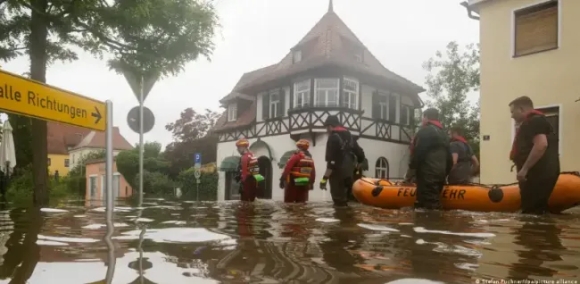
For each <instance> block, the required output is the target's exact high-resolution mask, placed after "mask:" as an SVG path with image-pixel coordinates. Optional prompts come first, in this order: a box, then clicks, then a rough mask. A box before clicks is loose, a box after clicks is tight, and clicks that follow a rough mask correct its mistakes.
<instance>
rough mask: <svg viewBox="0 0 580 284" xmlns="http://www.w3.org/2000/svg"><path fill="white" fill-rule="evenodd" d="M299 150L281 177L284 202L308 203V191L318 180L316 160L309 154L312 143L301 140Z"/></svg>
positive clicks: (297, 145)
mask: <svg viewBox="0 0 580 284" xmlns="http://www.w3.org/2000/svg"><path fill="white" fill-rule="evenodd" d="M296 147H297V148H298V150H296V152H295V153H294V154H293V155H292V157H290V159H289V160H288V162H287V163H286V167H284V172H283V173H282V176H281V177H280V188H281V189H284V202H286V203H303V202H306V201H308V191H309V190H311V189H312V188H313V184H314V180H315V179H316V170H315V168H314V160H312V155H311V154H310V152H308V148H309V147H310V142H308V140H305V139H300V140H298V142H296Z"/></svg>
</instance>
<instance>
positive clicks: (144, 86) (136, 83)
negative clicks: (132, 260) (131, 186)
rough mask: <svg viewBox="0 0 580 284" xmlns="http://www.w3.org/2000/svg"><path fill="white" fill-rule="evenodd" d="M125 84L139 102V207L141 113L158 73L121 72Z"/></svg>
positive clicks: (142, 125)
mask: <svg viewBox="0 0 580 284" xmlns="http://www.w3.org/2000/svg"><path fill="white" fill-rule="evenodd" d="M123 75H124V76H125V79H126V80H127V83H129V86H130V87H131V90H133V94H134V95H135V96H136V97H137V100H138V101H139V207H141V206H142V204H143V152H144V151H145V145H144V144H143V135H144V134H145V133H144V131H143V129H144V121H143V113H144V105H143V104H144V103H145V99H146V98H147V96H148V95H149V92H150V91H151V89H153V86H154V85H155V83H156V82H157V79H159V75H160V74H158V73H155V74H154V75H151V76H147V77H145V76H144V75H143V74H141V75H137V74H135V73H133V72H131V71H128V70H127V71H125V72H123Z"/></svg>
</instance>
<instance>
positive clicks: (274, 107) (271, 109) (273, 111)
mask: <svg viewBox="0 0 580 284" xmlns="http://www.w3.org/2000/svg"><path fill="white" fill-rule="evenodd" d="M274 97H276V99H275V100H273V99H272V98H274ZM268 98H269V100H268V104H269V106H268V114H269V116H268V117H269V118H276V117H278V105H279V104H280V103H281V100H282V99H283V98H282V95H281V92H280V90H272V91H270V93H269V94H268Z"/></svg>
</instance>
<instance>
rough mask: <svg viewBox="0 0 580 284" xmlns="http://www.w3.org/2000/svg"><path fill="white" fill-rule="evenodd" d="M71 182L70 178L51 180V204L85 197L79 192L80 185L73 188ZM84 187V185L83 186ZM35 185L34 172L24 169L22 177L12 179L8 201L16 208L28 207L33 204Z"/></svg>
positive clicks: (7, 192)
mask: <svg viewBox="0 0 580 284" xmlns="http://www.w3.org/2000/svg"><path fill="white" fill-rule="evenodd" d="M71 183H72V182H71V180H69V178H68V177H62V178H59V179H58V181H57V180H55V179H54V178H51V179H50V185H49V187H48V190H49V200H50V202H51V203H58V202H59V201H60V200H62V199H76V198H79V197H84V194H85V193H84V191H83V192H82V193H80V192H79V186H78V184H74V185H75V187H71ZM83 185H84V184H83ZM33 188H34V183H33V181H32V171H31V170H30V169H29V168H28V169H24V170H23V171H22V172H21V174H20V175H18V176H16V177H14V178H12V180H11V181H10V185H9V186H8V189H7V190H6V199H7V200H8V201H10V202H12V203H13V204H15V205H16V206H26V205H28V204H30V203H31V202H32V197H33Z"/></svg>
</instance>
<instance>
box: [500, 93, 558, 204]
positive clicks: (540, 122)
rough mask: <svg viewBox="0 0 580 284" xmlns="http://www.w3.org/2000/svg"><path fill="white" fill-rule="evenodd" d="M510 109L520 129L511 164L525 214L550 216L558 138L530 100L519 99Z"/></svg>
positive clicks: (513, 102)
mask: <svg viewBox="0 0 580 284" xmlns="http://www.w3.org/2000/svg"><path fill="white" fill-rule="evenodd" d="M509 107H510V112H511V114H512V118H513V119H514V121H515V122H516V123H518V124H519V125H520V126H519V128H518V129H517V131H516V135H515V137H514V141H513V145H512V150H511V152H510V160H512V161H513V162H514V164H515V167H516V168H517V170H518V173H517V175H516V177H517V179H518V182H519V186H520V195H521V198H522V201H521V206H522V213H524V214H543V213H546V212H548V200H549V199H550V195H551V194H552V191H553V190H554V186H555V185H556V182H557V181H558V177H559V176H560V157H559V154H558V137H557V135H556V133H555V131H554V128H553V127H552V125H551V124H550V122H549V121H548V120H547V119H546V116H545V115H544V114H543V113H542V112H540V111H537V110H535V109H534V103H533V102H532V100H531V99H530V98H529V97H526V96H523V97H519V98H517V99H515V100H513V101H512V102H511V103H510V104H509Z"/></svg>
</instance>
